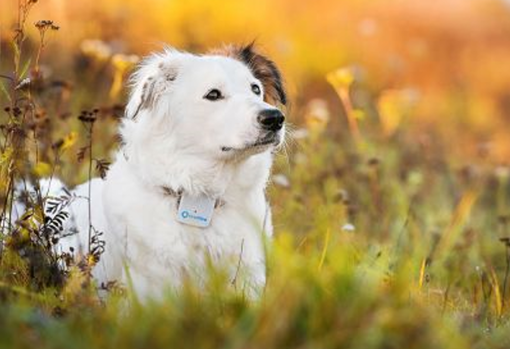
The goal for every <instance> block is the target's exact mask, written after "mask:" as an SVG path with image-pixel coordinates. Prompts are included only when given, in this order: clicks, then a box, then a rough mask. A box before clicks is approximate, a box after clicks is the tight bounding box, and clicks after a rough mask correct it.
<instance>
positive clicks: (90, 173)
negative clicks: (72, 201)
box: [88, 123, 94, 253]
mask: <svg viewBox="0 0 510 349" xmlns="http://www.w3.org/2000/svg"><path fill="white" fill-rule="evenodd" d="M89 127H90V128H89V134H88V137H89V168H88V172H89V173H88V176H89V187H88V197H89V199H88V211H89V232H88V233H89V236H88V243H89V253H91V252H92V250H91V245H92V161H93V158H92V136H93V132H94V123H90V124H89Z"/></svg>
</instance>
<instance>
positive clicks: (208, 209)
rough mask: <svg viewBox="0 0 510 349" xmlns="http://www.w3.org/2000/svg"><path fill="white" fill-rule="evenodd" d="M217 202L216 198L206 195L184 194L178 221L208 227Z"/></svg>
mask: <svg viewBox="0 0 510 349" xmlns="http://www.w3.org/2000/svg"><path fill="white" fill-rule="evenodd" d="M215 204H216V200H215V199H211V198H210V197H208V196H205V195H200V196H189V195H186V194H184V195H182V197H181V201H180V202H179V208H178V209H177V221H179V222H181V223H184V224H188V225H192V226H195V227H200V228H205V227H208V226H209V224H210V223H211V219H212V215H213V212H214V206H215Z"/></svg>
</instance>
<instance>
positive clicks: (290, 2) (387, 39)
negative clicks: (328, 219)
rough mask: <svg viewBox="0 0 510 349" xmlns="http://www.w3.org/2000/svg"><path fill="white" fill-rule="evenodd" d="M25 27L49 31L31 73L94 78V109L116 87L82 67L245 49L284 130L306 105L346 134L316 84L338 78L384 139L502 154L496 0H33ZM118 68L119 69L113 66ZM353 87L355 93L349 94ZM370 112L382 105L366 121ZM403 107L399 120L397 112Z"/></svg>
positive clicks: (509, 106) (3, 33) (6, 22)
mask: <svg viewBox="0 0 510 349" xmlns="http://www.w3.org/2000/svg"><path fill="white" fill-rule="evenodd" d="M0 6H1V10H0V37H1V39H2V43H3V44H2V50H1V51H0V58H1V60H2V61H1V67H2V70H3V71H5V69H9V68H8V67H9V63H10V62H8V59H7V58H6V57H7V53H8V51H9V45H8V44H7V42H8V40H10V39H11V38H12V35H13V34H12V29H13V23H14V21H15V20H16V16H17V2H16V1H12V0H2V3H1V5H0ZM31 18H35V19H51V20H53V21H54V22H55V23H56V24H57V25H58V26H59V27H60V30H59V31H58V32H55V33H53V32H52V33H49V34H48V36H47V39H46V40H47V41H48V44H47V46H46V47H45V49H44V52H43V55H42V58H41V62H42V64H43V68H44V66H46V70H44V69H43V72H44V71H45V73H46V74H51V75H53V77H55V76H58V77H59V78H69V79H75V78H77V77H78V78H79V79H80V80H84V79H85V80H88V81H90V80H94V79H95V77H94V75H95V74H99V75H101V77H102V78H104V77H105V76H107V77H108V79H109V81H105V84H106V85H108V84H110V85H109V86H105V87H104V88H105V89H108V91H109V93H106V94H105V93H98V98H99V100H102V99H104V98H105V96H107V97H108V98H110V101H112V102H116V101H117V100H116V98H117V95H118V94H120V95H119V97H118V100H119V101H122V98H123V97H122V93H121V89H120V87H119V86H115V87H114V88H113V89H114V91H111V89H112V86H111V83H113V82H115V81H114V80H119V79H118V77H115V72H114V71H112V70H111V69H110V70H109V69H106V70H105V69H103V68H100V67H99V68H98V67H96V70H90V69H88V68H90V65H91V64H94V63H93V62H91V61H90V60H91V59H96V60H101V59H103V60H107V59H111V56H112V55H115V54H123V55H131V54H136V55H144V54H146V53H148V52H151V51H154V50H158V49H159V48H161V47H162V45H163V44H168V45H171V46H175V47H177V48H179V49H184V50H191V51H194V52H204V51H207V50H209V49H211V48H214V47H216V46H218V45H222V44H224V43H232V42H234V43H248V42H251V41H253V40H256V42H257V43H258V45H259V46H260V47H261V49H262V50H263V51H264V52H266V53H267V54H268V55H270V56H271V57H272V58H273V59H274V60H275V61H276V62H277V64H278V65H279V66H280V67H281V69H282V70H283V72H284V75H285V77H286V80H287V85H288V89H289V93H290V96H291V101H292V107H291V114H290V115H291V116H290V120H291V121H292V122H293V123H295V124H296V125H300V124H302V123H303V122H304V119H305V116H304V114H305V113H306V111H307V110H309V108H310V105H309V103H310V101H313V102H314V103H315V104H312V108H313V107H314V106H317V103H316V102H317V98H319V99H320V100H321V102H320V103H323V104H321V105H322V106H324V107H325V108H328V111H330V112H331V115H337V116H338V117H334V118H332V120H330V121H329V122H331V123H332V124H333V126H334V127H332V130H331V131H330V132H333V134H338V135H340V134H341V133H342V129H343V128H345V127H347V126H346V124H347V120H345V117H343V116H342V115H345V113H344V108H343V107H342V104H341V103H340V101H339V99H338V98H337V96H336V94H335V92H334V90H333V89H332V88H331V86H330V85H329V84H328V82H327V80H326V78H325V75H326V74H327V73H329V72H331V71H334V70H335V69H337V68H344V67H347V68H349V69H350V71H351V72H352V73H353V75H354V78H355V86H354V88H353V91H351V94H352V97H353V104H354V108H355V109H356V108H357V107H358V106H359V108H360V109H364V110H365V112H364V114H367V115H364V116H365V117H367V118H378V119H380V121H381V122H383V123H384V125H385V126H384V127H385V129H386V131H387V133H392V134H393V133H394V132H396V131H398V129H399V128H400V127H403V125H405V127H406V129H407V131H408V133H409V134H412V135H416V136H417V137H422V138H424V139H425V138H426V139H428V141H430V138H431V137H432V140H436V139H437V140H438V141H440V140H443V141H444V140H447V141H449V142H451V143H452V144H451V147H450V149H449V150H450V151H451V152H456V153H459V154H460V155H469V154H470V155H472V154H475V153H476V152H479V151H484V152H487V153H488V154H487V156H489V157H490V158H492V159H494V161H497V162H504V161H506V159H507V158H508V155H509V153H510V140H509V137H508V131H509V128H508V126H507V125H508V121H510V2H508V1H503V0H442V1H406V0H394V1H391V2H388V1H381V0H370V1H364V0H359V1H348V0H344V1H332V0H316V1H313V2H311V1H304V0H278V1H270V0H260V1H257V2H256V3H254V2H253V1H248V0H236V1H222V2H207V1H199V0H190V1H172V0H151V1H137V0H105V1H86V0H74V1H65V0H42V1H38V3H37V6H35V7H34V9H33V13H32V14H31ZM27 28H28V30H27V31H28V33H29V35H31V37H32V39H33V44H30V42H27V43H26V45H27V49H26V50H25V52H26V54H27V55H31V54H33V51H35V50H36V46H37V45H36V43H37V40H38V39H37V29H36V28H35V27H33V26H32V23H29V25H28V26H27ZM31 45H32V46H31ZM70 52H73V54H69V53H70ZM102 56H103V57H102ZM119 57H120V58H119V59H117V61H120V62H117V65H121V68H120V69H122V63H123V62H122V57H124V56H119ZM124 58H125V57H124ZM126 59H127V61H128V63H129V62H131V61H132V60H133V59H135V58H133V57H132V56H127V58H126ZM114 63H115V61H114ZM70 67H74V68H75V69H70ZM117 68H118V67H117ZM87 69H88V70H87ZM113 69H116V68H115V67H114V68H113ZM86 70H87V71H86ZM105 74H107V75H105ZM96 78H97V77H96ZM122 78H123V79H124V78H125V76H124V74H123V76H122ZM108 79H107V80H108ZM103 80H104V79H103ZM101 83H102V82H101ZM98 84H99V83H97V82H96V83H95V85H96V86H97V85H98ZM116 84H117V85H119V81H117V82H116ZM120 86H122V85H120ZM356 86H361V87H362V89H358V90H359V91H358V92H359V93H356ZM97 90H98V91H101V89H100V88H97ZM381 100H382V102H381ZM103 102H104V101H103ZM77 103H78V104H80V102H77ZM83 103H85V104H86V102H83ZM370 103H372V104H379V103H385V106H384V107H383V108H379V109H378V111H376V110H375V108H373V107H371V106H370V105H369V104H370ZM393 104H396V105H397V106H394V105H393ZM403 105H404V106H405V108H407V109H406V110H407V111H410V112H405V113H404V112H402V110H400V109H402V106H403ZM80 107H84V106H80ZM77 108H78V107H77ZM307 108H308V109H307ZM395 109H398V110H395ZM371 110H372V112H370V111H371ZM381 114H384V115H381ZM361 119H363V116H360V120H359V122H360V123H361V124H362V123H363V121H362V120H361ZM361 127H362V125H361Z"/></svg>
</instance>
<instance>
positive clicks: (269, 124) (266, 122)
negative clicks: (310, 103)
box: [257, 109, 285, 132]
mask: <svg viewBox="0 0 510 349" xmlns="http://www.w3.org/2000/svg"><path fill="white" fill-rule="evenodd" d="M257 121H258V123H259V125H260V126H261V127H262V129H264V130H266V131H273V132H276V131H280V130H281V129H282V127H283V123H284V122H285V116H284V115H283V113H282V112H281V111H279V110H278V109H266V110H263V111H261V112H260V113H259V115H258V116H257Z"/></svg>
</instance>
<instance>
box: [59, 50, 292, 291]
mask: <svg viewBox="0 0 510 349" xmlns="http://www.w3.org/2000/svg"><path fill="white" fill-rule="evenodd" d="M285 104H286V96H285V92H284V88H283V85H282V79H281V76H280V73H279V71H278V69H277V68H276V66H275V65H274V63H273V62H272V61H270V60H269V59H268V58H266V57H264V56H262V55H261V54H259V53H257V52H256V51H255V50H254V48H253V45H249V46H247V47H235V46H229V47H226V48H224V49H222V50H219V51H215V52H212V53H211V54H207V55H194V54H190V53H185V52H180V51H176V50H173V49H166V50H165V51H164V52H162V53H159V54H153V55H151V56H149V57H148V58H146V59H145V60H144V61H143V62H142V63H141V64H140V66H139V67H138V69H137V70H136V72H135V73H134V74H133V77H132V92H131V96H130V99H129V103H128V105H127V109H126V114H125V117H124V119H123V120H122V123H121V126H120V135H121V139H122V145H121V149H120V150H119V151H118V153H117V156H116V158H115V161H114V163H113V165H112V167H111V169H110V171H109V172H108V175H107V178H106V180H104V181H103V180H101V179H94V180H92V181H91V182H90V183H85V184H83V185H81V186H79V187H78V188H77V189H76V190H75V194H76V195H77V196H84V197H86V196H88V190H89V185H91V189H92V195H91V217H90V220H89V212H88V201H87V200H85V199H81V200H80V199H76V200H75V201H74V202H73V204H72V205H71V208H70V210H71V212H72V215H73V220H74V222H75V223H76V226H77V227H78V230H79V234H77V235H76V236H73V237H70V238H66V239H64V240H66V241H62V243H63V248H64V249H68V248H69V246H74V248H75V250H76V248H77V247H76V246H79V247H78V251H81V253H87V251H88V250H87V249H88V239H89V222H91V223H92V226H93V227H94V229H95V230H98V231H102V232H104V240H105V242H106V246H105V247H106V248H105V252H104V254H103V255H102V257H101V260H100V262H99V264H98V265H97V266H96V267H95V269H94V271H93V274H94V277H95V278H97V280H98V282H99V283H105V282H107V281H112V280H120V281H122V282H124V283H130V284H132V285H133V287H134V289H135V291H136V292H137V293H138V294H139V295H140V296H142V297H144V296H148V295H156V294H158V293H159V292H161V290H162V289H163V288H164V287H168V286H174V287H175V286H178V285H179V284H180V283H181V282H182V280H183V277H192V278H196V279H198V280H204V279H205V278H206V273H207V269H208V268H209V267H210V266H211V265H219V266H221V267H225V268H227V270H228V271H229V274H230V278H231V282H232V283H233V284H235V286H236V287H238V288H242V289H244V290H247V291H248V292H249V293H251V294H253V292H254V291H255V292H259V291H260V290H262V288H263V286H264V284H265V280H266V266H265V248H264V247H265V241H266V238H267V237H270V236H271V234H272V226H271V215H270V210H269V205H268V203H267V201H266V198H265V194H264V190H265V187H266V184H267V181H268V177H269V173H270V168H271V163H272V156H273V155H272V153H273V151H274V150H275V148H277V147H278V146H279V145H281V143H282V141H283V137H284V131H285V130H284V129H285V127H284V115H283V113H282V112H281V111H280V110H279V107H282V106H284V105H285Z"/></svg>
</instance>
